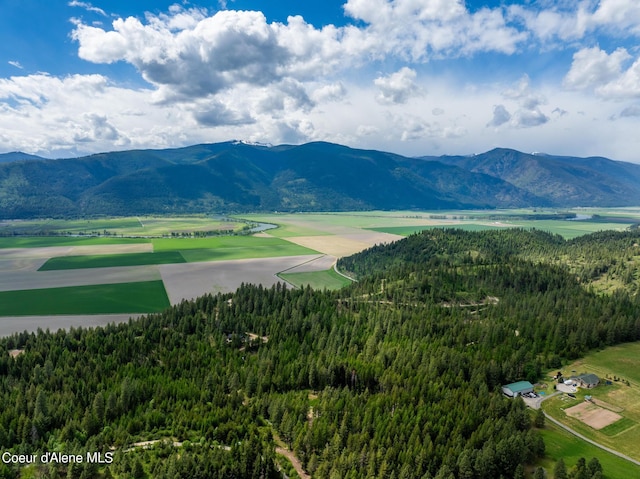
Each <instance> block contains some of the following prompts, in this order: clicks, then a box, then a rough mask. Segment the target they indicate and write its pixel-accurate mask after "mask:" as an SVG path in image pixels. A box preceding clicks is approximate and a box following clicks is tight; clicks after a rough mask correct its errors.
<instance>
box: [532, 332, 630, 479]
mask: <svg viewBox="0 0 640 479" xmlns="http://www.w3.org/2000/svg"><path fill="white" fill-rule="evenodd" d="M561 370H562V372H563V373H564V376H565V377H569V376H571V375H578V374H582V373H593V374H596V375H597V376H598V377H599V378H600V380H601V384H600V385H599V386H598V387H596V388H593V389H578V392H577V393H576V399H569V398H567V396H566V395H561V396H556V397H553V398H550V399H548V400H546V401H545V402H544V403H543V408H544V410H545V412H546V413H547V414H549V415H550V416H552V417H554V418H555V419H557V420H559V421H562V423H563V424H566V425H567V426H569V427H571V428H572V429H574V430H576V431H577V432H579V433H581V434H583V435H585V436H586V437H588V438H590V439H593V440H594V441H596V442H598V443H599V444H603V445H605V446H608V447H611V448H612V449H615V450H617V451H620V452H622V453H624V454H626V455H628V456H630V457H633V458H634V459H637V460H640V448H638V446H637V445H638V444H640V343H627V344H621V345H618V346H613V347H610V348H606V349H604V350H602V351H597V352H594V353H591V354H589V355H587V356H585V357H584V358H582V359H580V360H578V361H574V362H572V363H570V364H568V365H566V366H564V367H563V368H562V369H561ZM574 371H575V372H574ZM607 378H609V380H610V381H611V382H612V384H611V385H609V386H607V385H606V384H605V381H606V380H607ZM616 378H617V380H616ZM626 381H629V384H630V385H629V386H627V384H626ZM585 395H590V396H592V397H593V398H595V399H599V400H601V401H604V402H605V403H607V404H609V405H611V406H612V407H613V408H614V409H616V411H614V412H617V413H618V414H619V415H620V416H622V419H619V420H618V421H616V422H614V423H612V424H610V425H608V426H606V427H604V428H603V429H600V430H595V429H593V428H592V427H590V426H588V425H586V424H584V423H582V422H581V421H579V420H578V419H575V418H571V417H568V416H567V415H566V413H565V412H564V409H566V408H569V407H571V406H574V405H576V404H579V403H580V402H582V401H584V397H585ZM618 408H619V409H621V411H618V410H617V409H618ZM639 477H640V476H639Z"/></svg>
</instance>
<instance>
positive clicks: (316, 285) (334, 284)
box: [278, 269, 351, 290]
mask: <svg viewBox="0 0 640 479" xmlns="http://www.w3.org/2000/svg"><path fill="white" fill-rule="evenodd" d="M278 277H280V278H282V279H284V280H285V281H287V282H288V283H291V284H293V285H294V286H297V287H299V288H300V287H303V286H307V285H309V286H311V287H312V288H313V289H320V290H321V289H329V290H332V289H340V288H342V287H344V286H347V285H349V284H351V281H350V280H348V279H347V278H345V277H344V276H342V275H340V274H338V273H336V272H335V270H334V269H328V270H325V271H314V272H307V273H280V274H279V275H278Z"/></svg>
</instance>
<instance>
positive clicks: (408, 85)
mask: <svg viewBox="0 0 640 479" xmlns="http://www.w3.org/2000/svg"><path fill="white" fill-rule="evenodd" d="M416 76H417V75H416V72H415V70H412V69H411V68H408V67H403V68H402V69H400V70H399V71H397V72H395V73H392V74H391V75H388V76H384V77H378V78H376V79H375V80H374V82H373V83H374V84H375V85H376V86H377V87H378V90H379V93H378V96H377V98H376V100H377V101H378V102H380V103H383V104H397V103H406V102H407V100H409V98H411V97H412V96H413V95H415V94H416V93H417V92H418V91H419V89H418V86H417V85H416V83H415V79H416Z"/></svg>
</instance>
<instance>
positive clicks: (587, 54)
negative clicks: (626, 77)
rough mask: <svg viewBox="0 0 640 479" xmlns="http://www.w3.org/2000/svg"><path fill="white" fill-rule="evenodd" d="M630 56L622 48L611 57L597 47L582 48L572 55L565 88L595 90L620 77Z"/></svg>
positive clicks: (565, 79)
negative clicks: (623, 66)
mask: <svg viewBox="0 0 640 479" xmlns="http://www.w3.org/2000/svg"><path fill="white" fill-rule="evenodd" d="M629 58H631V56H630V55H629V53H628V52H627V50H625V49H624V48H618V49H617V50H616V51H615V52H613V53H612V54H611V55H608V54H607V52H605V51H603V50H601V49H600V48H598V47H593V48H583V49H582V50H580V51H578V52H576V53H575V54H574V55H573V62H572V64H571V69H570V70H569V72H568V73H567V75H566V76H565V78H564V85H565V86H566V87H567V88H576V89H584V88H595V87H600V86H602V85H606V84H607V83H608V82H610V81H612V80H613V79H615V78H616V77H619V76H620V73H621V71H622V65H623V64H624V62H626V61H627V60H629Z"/></svg>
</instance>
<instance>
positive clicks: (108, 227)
mask: <svg viewBox="0 0 640 479" xmlns="http://www.w3.org/2000/svg"><path fill="white" fill-rule="evenodd" d="M244 226H245V224H244V223H241V222H237V221H232V220H229V219H226V218H225V219H223V218H211V217H207V216H203V215H197V216H140V217H137V216H136V217H123V218H97V219H79V220H60V219H48V220H14V221H10V220H5V221H0V235H12V234H19V235H29V234H34V235H35V234H75V235H95V234H101V235H115V236H118V235H126V236H162V235H166V234H168V235H171V234H172V233H174V234H182V233H192V232H207V231H211V232H216V231H236V232H237V231H239V230H241V229H242V228H243V227H244Z"/></svg>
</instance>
